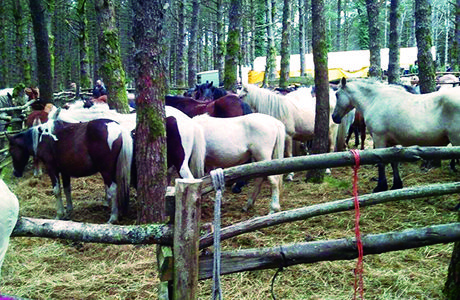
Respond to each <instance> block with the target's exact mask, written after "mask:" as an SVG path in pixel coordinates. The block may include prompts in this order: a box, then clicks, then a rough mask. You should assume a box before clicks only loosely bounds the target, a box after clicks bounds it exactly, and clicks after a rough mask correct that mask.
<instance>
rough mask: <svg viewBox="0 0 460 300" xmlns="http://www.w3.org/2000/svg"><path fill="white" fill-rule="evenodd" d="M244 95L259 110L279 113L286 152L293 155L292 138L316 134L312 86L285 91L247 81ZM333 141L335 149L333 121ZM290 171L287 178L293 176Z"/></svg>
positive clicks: (306, 140)
mask: <svg viewBox="0 0 460 300" xmlns="http://www.w3.org/2000/svg"><path fill="white" fill-rule="evenodd" d="M240 93H241V94H240V96H241V97H242V99H244V101H245V102H247V103H248V104H249V106H251V108H252V109H253V110H254V111H256V112H259V113H263V114H267V115H270V116H273V117H275V118H276V119H278V120H280V121H281V122H283V124H284V125H285V128H286V143H285V153H286V156H287V157H292V142H293V140H297V141H300V142H308V141H310V140H312V139H313V137H314V134H315V115H316V98H313V97H312V96H311V89H310V88H299V89H297V90H295V91H293V92H291V93H289V94H286V95H281V94H278V93H275V92H273V91H270V90H268V89H264V88H259V87H257V86H255V85H251V84H244V85H243V89H242V90H241V92H240ZM329 99H330V105H331V106H330V110H331V111H332V109H333V108H334V106H335V97H334V94H333V93H330V98H329ZM330 125H331V127H330V130H329V135H330V142H331V148H332V149H334V146H333V145H334V143H335V139H334V136H335V135H336V132H337V125H335V124H333V122H330ZM293 176H294V174H293V173H290V174H288V176H287V177H286V180H289V181H290V180H292V179H293Z"/></svg>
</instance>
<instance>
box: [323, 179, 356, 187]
mask: <svg viewBox="0 0 460 300" xmlns="http://www.w3.org/2000/svg"><path fill="white" fill-rule="evenodd" d="M324 182H325V183H327V184H328V185H329V186H330V187H331V188H333V189H340V190H351V188H352V184H351V181H350V180H349V179H348V180H342V179H338V178H335V177H332V176H326V177H325V178H324Z"/></svg>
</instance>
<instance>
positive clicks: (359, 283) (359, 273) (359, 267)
mask: <svg viewBox="0 0 460 300" xmlns="http://www.w3.org/2000/svg"><path fill="white" fill-rule="evenodd" d="M350 152H351V153H352V154H353V156H354V158H355V166H354V167H353V171H354V172H353V197H354V203H355V236H356V246H357V247H358V262H357V263H356V269H355V285H354V287H355V293H354V296H353V299H356V293H357V291H358V289H359V296H360V298H361V299H364V283H363V270H364V268H363V256H364V252H363V242H362V240H361V231H360V230H359V218H360V216H361V214H360V212H359V200H358V170H359V162H360V156H359V151H358V150H356V149H352V150H350Z"/></svg>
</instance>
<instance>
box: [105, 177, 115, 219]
mask: <svg viewBox="0 0 460 300" xmlns="http://www.w3.org/2000/svg"><path fill="white" fill-rule="evenodd" d="M106 191H107V195H106V196H107V201H108V202H111V203H112V211H111V213H110V219H109V221H108V223H109V224H113V223H116V222H118V200H117V184H116V183H115V182H112V183H111V184H110V185H107V189H106Z"/></svg>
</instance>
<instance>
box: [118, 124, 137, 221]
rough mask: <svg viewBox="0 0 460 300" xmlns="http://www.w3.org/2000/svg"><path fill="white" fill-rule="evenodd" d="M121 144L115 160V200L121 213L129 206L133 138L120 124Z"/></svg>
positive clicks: (125, 212) (125, 211)
mask: <svg viewBox="0 0 460 300" xmlns="http://www.w3.org/2000/svg"><path fill="white" fill-rule="evenodd" d="M120 129H121V137H122V141H123V145H122V147H121V150H120V154H119V155H118V160H117V175H116V178H117V202H118V205H119V207H121V212H122V214H124V215H126V214H127V212H128V208H129V188H130V182H131V164H132V159H133V139H132V137H131V134H130V132H129V131H127V130H125V129H124V128H122V127H121V126H120Z"/></svg>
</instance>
